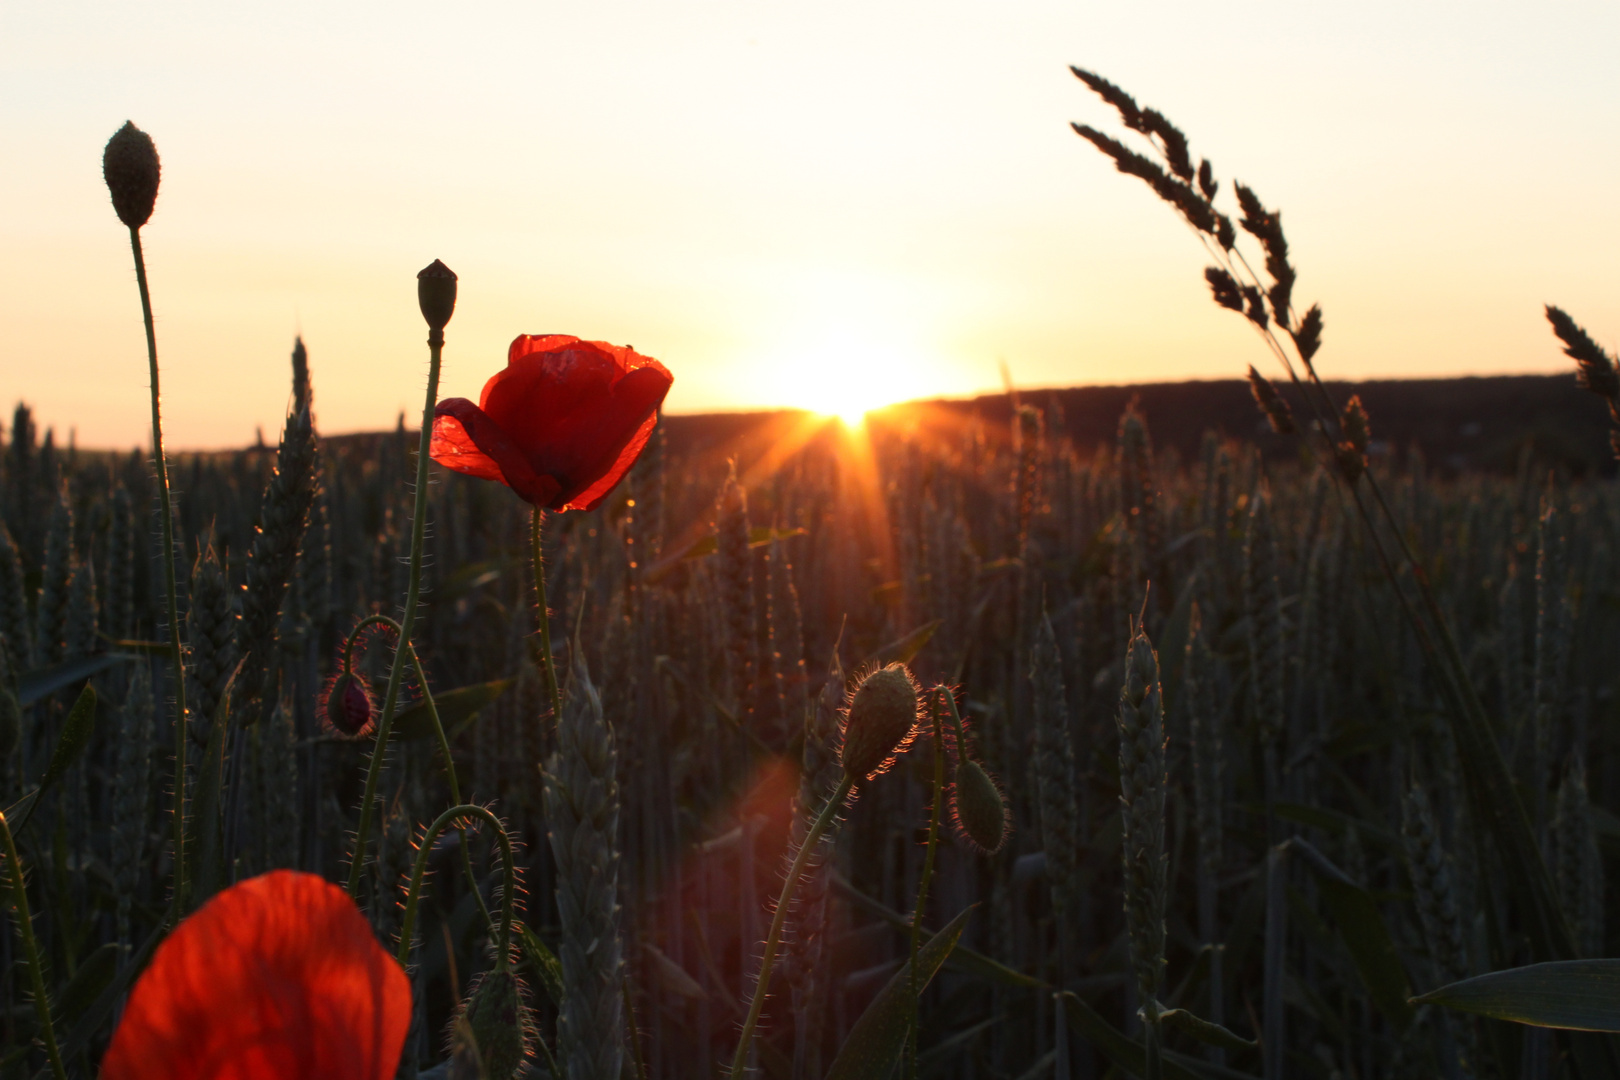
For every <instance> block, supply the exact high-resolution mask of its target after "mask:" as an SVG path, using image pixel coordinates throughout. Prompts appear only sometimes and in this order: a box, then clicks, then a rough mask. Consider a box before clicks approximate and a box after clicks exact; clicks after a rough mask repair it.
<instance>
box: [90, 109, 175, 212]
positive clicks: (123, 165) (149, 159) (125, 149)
mask: <svg viewBox="0 0 1620 1080" xmlns="http://www.w3.org/2000/svg"><path fill="white" fill-rule="evenodd" d="M161 171H162V170H161V169H160V168H159V166H158V153H157V147H156V146H154V145H153V144H152V136H150V135H148V134H147V133H146V132H144V131H142V130H141V129H140V128H138V127H136V126H135V125H134V124H133V123H131V122H130V121H128V120H126V121H124V126H123V127H121V128H119V129H118V130H117V131H116V132H114V133H113V137H112V138H110V139H108V140H107V149H106V150H104V151H102V154H101V175H102V177H103V178H104V179H105V180H106V181H107V190H108V191H110V192H112V203H113V209H114V210H116V211H118V220H119V221H122V222H123V223H124V224H125V225H128V226H129V227H130V228H132V229H138V228H140V227H141V226H142V225H145V224H146V222H147V219H148V218H150V217H151V216H152V207H153V205H154V204H155V203H156V202H157V193H158V176H159V173H160V172H161Z"/></svg>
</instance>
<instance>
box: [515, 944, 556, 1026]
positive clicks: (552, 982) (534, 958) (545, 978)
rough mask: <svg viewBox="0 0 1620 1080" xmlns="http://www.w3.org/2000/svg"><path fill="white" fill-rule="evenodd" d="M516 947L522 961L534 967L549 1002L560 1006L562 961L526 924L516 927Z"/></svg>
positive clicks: (536, 976)
mask: <svg viewBox="0 0 1620 1080" xmlns="http://www.w3.org/2000/svg"><path fill="white" fill-rule="evenodd" d="M517 932H518V933H517V936H518V948H519V949H520V950H521V951H522V953H523V959H524V962H525V963H527V964H528V965H529V967H531V968H533V969H534V974H535V978H537V979H539V980H540V985H541V986H542V987H544V988H545V991H546V997H548V998H550V999H551V1003H552V1004H553V1005H555V1006H557V1007H558V1008H559V1009H560V1008H562V1003H563V970H562V961H560V960H558V959H557V956H556V954H555V953H553V952H552V951H551V950H550V949H548V948H546V943H545V942H543V941H541V940H540V939H539V938H538V937H537V936H535V932H534V931H533V930H530V929H529V928H528V927H527V926H526V925H523V924H521V923H520V924H519V925H518V928H517Z"/></svg>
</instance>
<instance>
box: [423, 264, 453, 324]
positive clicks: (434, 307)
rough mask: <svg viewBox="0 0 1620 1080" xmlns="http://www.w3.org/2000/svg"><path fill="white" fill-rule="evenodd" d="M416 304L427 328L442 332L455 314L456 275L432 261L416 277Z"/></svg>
mask: <svg viewBox="0 0 1620 1080" xmlns="http://www.w3.org/2000/svg"><path fill="white" fill-rule="evenodd" d="M416 302H417V303H418V304H419V305H420V306H421V308H422V318H424V319H426V320H427V324H428V327H429V328H430V329H433V330H443V329H444V327H445V324H446V323H448V322H449V321H450V316H452V315H454V314H455V313H456V274H455V271H453V270H451V269H450V268H449V267H448V266H446V265H444V263H442V262H440V261H439V260H438V259H434V260H433V261H432V262H431V263H429V264H428V265H427V266H425V267H423V268H422V270H421V271H420V272H419V273H418V274H417V275H416Z"/></svg>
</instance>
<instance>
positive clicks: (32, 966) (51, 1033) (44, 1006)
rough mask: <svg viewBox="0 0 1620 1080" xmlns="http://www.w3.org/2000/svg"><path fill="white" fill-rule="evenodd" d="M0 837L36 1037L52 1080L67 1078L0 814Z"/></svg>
mask: <svg viewBox="0 0 1620 1080" xmlns="http://www.w3.org/2000/svg"><path fill="white" fill-rule="evenodd" d="M0 837H3V838H4V840H5V844H6V848H5V856H6V863H7V865H8V866H9V868H10V870H11V897H12V909H13V913H14V914H15V916H16V919H17V933H18V935H19V936H20V937H21V938H22V942H23V954H24V959H26V960H27V961H28V977H29V981H30V982H32V983H33V991H34V1013H35V1015H37V1016H38V1017H39V1037H40V1041H42V1042H43V1043H44V1044H45V1055H46V1056H47V1057H49V1058H50V1059H51V1071H52V1072H53V1073H55V1074H56V1080H67V1073H66V1072H64V1071H63V1070H62V1052H61V1051H60V1050H58V1049H57V1046H56V1028H54V1027H53V1026H52V1025H51V999H50V998H49V997H48V996H46V993H45V973H44V972H43V971H42V970H41V969H40V966H39V945H38V944H37V943H36V942H35V941H34V920H33V917H32V916H30V915H29V913H28V887H27V885H26V884H25V883H24V881H23V870H22V860H21V859H19V858H17V844H16V841H14V840H12V838H11V825H10V823H9V822H7V821H6V815H5V814H0Z"/></svg>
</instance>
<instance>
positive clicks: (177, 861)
mask: <svg viewBox="0 0 1620 1080" xmlns="http://www.w3.org/2000/svg"><path fill="white" fill-rule="evenodd" d="M129 246H130V248H131V249H132V250H133V251H134V253H135V284H136V286H137V287H138V288H139V289H140V293H141V319H142V320H143V321H144V322H145V323H146V361H147V368H148V370H149V372H150V376H151V380H152V465H153V467H154V469H156V471H157V482H158V491H159V493H160V494H161V495H162V498H163V506H162V511H163V559H162V562H163V591H164V597H165V599H166V600H167V601H168V605H169V667H170V669H171V670H172V671H173V679H174V717H175V720H174V895H173V897H172V904H173V906H172V908H171V910H170V915H169V922H170V924H171V925H172V924H175V923H178V922H179V921H180V916H181V915H182V914H184V913H185V910H186V904H187V903H188V902H189V901H190V897H189V895H188V892H189V888H190V885H191V882H190V879H189V878H188V877H187V876H186V672H185V656H184V654H183V652H182V651H181V647H180V605H179V602H178V601H177V600H176V588H175V580H174V503H173V500H172V498H171V497H170V495H169V466H168V462H167V460H166V458H165V456H164V453H163V410H162V408H161V405H160V402H161V401H162V398H163V395H162V392H161V390H160V389H159V385H158V359H157V330H156V329H155V328H154V327H153V325H152V291H151V289H149V288H148V287H147V284H146V255H145V253H144V252H143V251H142V250H141V230H140V227H139V226H135V225H131V226H130V229H129ZM58 1071H60V1066H58Z"/></svg>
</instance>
